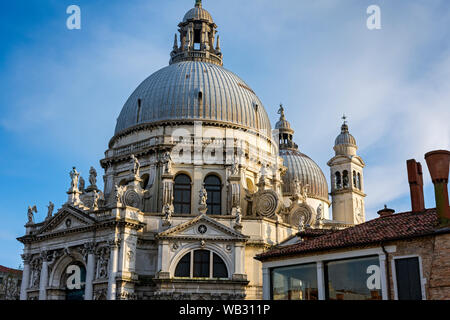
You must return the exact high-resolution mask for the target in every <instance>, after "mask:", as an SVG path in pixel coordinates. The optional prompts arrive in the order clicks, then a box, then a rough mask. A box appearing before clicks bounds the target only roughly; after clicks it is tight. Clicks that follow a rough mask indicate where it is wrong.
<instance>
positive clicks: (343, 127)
mask: <svg viewBox="0 0 450 320" xmlns="http://www.w3.org/2000/svg"><path fill="white" fill-rule="evenodd" d="M342 120H344V123H343V124H342V126H341V132H342V133H344V132H348V125H347V116H346V115H345V114H344V115H343V116H342Z"/></svg>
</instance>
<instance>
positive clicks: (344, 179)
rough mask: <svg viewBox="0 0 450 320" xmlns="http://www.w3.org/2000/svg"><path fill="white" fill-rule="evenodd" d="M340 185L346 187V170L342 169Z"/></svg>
mask: <svg viewBox="0 0 450 320" xmlns="http://www.w3.org/2000/svg"><path fill="white" fill-rule="evenodd" d="M342 187H344V188H348V171H347V170H344V171H343V172H342Z"/></svg>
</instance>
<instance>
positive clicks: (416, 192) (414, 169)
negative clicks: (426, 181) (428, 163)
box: [406, 159, 425, 212]
mask: <svg viewBox="0 0 450 320" xmlns="http://www.w3.org/2000/svg"><path fill="white" fill-rule="evenodd" d="M406 167H407V169H408V182H409V190H410V193H411V210H412V211H413V212H421V211H423V210H425V202H424V198H423V179H422V165H421V164H420V162H416V160H415V159H410V160H408V161H406Z"/></svg>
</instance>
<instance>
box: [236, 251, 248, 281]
mask: <svg viewBox="0 0 450 320" xmlns="http://www.w3.org/2000/svg"><path fill="white" fill-rule="evenodd" d="M246 278H247V276H246V275H245V272H244V244H243V243H236V244H235V245H234V273H233V279H237V280H245V279H246Z"/></svg>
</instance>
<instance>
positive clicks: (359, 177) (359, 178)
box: [357, 172, 361, 190]
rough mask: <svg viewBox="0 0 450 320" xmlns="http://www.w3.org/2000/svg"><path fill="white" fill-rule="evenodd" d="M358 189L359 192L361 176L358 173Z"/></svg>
mask: <svg viewBox="0 0 450 320" xmlns="http://www.w3.org/2000/svg"><path fill="white" fill-rule="evenodd" d="M357 180H358V189H359V190H361V174H360V173H359V172H358V179H357Z"/></svg>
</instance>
